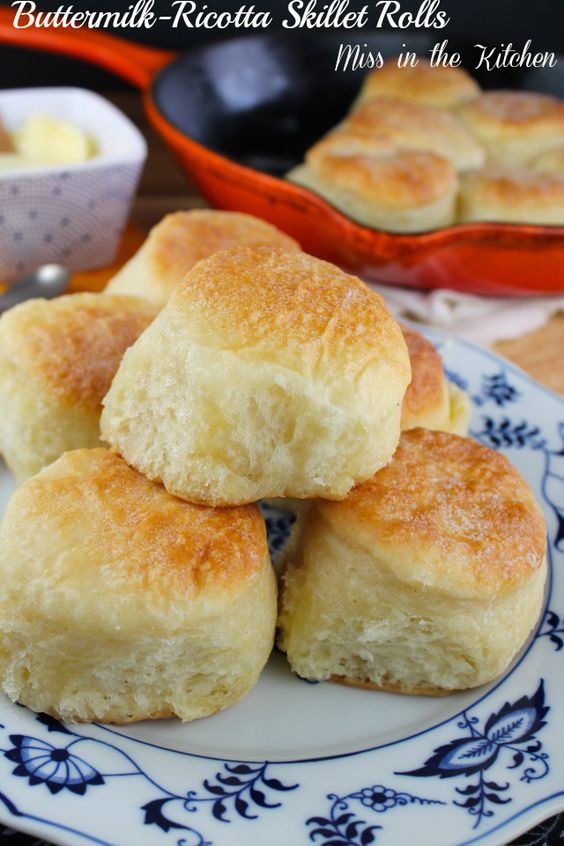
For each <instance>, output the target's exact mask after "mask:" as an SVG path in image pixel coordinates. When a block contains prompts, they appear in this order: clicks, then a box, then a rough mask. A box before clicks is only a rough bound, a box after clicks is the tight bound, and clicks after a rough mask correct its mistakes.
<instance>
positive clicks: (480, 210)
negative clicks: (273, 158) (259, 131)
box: [288, 59, 564, 233]
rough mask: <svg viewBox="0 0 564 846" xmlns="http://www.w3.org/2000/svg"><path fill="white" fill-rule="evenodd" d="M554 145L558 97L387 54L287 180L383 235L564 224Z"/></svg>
mask: <svg viewBox="0 0 564 846" xmlns="http://www.w3.org/2000/svg"><path fill="white" fill-rule="evenodd" d="M563 140H564V103H562V102H561V101H560V100H558V99H557V98H555V97H551V96H548V95H543V94H536V93H533V92H515V91H490V92H485V93H482V92H481V91H480V89H479V87H478V85H477V84H476V82H475V81H474V80H473V79H472V78H471V77H470V76H469V75H468V74H467V73H466V72H465V71H464V70H462V69H461V68H444V67H440V66H439V67H431V66H430V64H429V62H427V61H425V60H424V59H419V61H418V64H417V65H416V66H415V67H401V68H400V67H398V66H397V62H394V61H393V60H391V61H390V62H389V63H387V64H385V65H384V66H383V67H382V68H380V69H377V70H374V71H371V72H370V73H369V74H368V75H367V77H366V78H365V81H364V84H363V86H362V89H361V91H360V94H359V96H358V98H357V100H356V101H355V103H354V104H353V106H352V109H351V111H350V113H349V115H347V117H346V118H345V119H344V120H343V121H342V122H341V123H340V124H339V125H338V126H337V127H335V128H334V129H333V130H331V132H329V134H328V135H327V136H326V137H325V138H323V139H321V140H320V141H319V142H317V143H316V144H315V145H314V146H313V147H312V148H311V149H310V150H308V151H307V153H306V156H305V162H304V163H303V164H302V165H299V166H298V167H296V168H294V169H293V170H292V171H290V173H289V174H288V178H289V179H291V180H292V181H294V182H296V183H298V184H300V185H302V186H304V187H306V188H309V189H311V190H312V191H315V192H316V193H317V194H319V195H321V196H322V197H324V198H325V199H327V200H328V201H329V202H330V203H332V204H333V205H335V206H336V207H337V208H338V209H340V210H341V211H343V212H344V213H345V214H347V215H349V216H350V217H352V218H354V219H355V220H358V222H359V223H362V224H364V225H366V226H371V227H375V228H378V229H383V230H387V231H390V232H405V233H410V232H424V231H429V230H433V229H437V228H440V227H444V226H449V225H452V224H454V223H466V222H471V221H478V220H483V221H501V222H503V221H506V222H514V223H536V224H544V225H562V224H564V204H563V197H564V169H563V164H562V153H561V152H560V153H559V152H558V151H561V150H562V147H563Z"/></svg>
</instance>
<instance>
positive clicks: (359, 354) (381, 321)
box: [101, 248, 411, 505]
mask: <svg viewBox="0 0 564 846" xmlns="http://www.w3.org/2000/svg"><path fill="white" fill-rule="evenodd" d="M410 376H411V371H410V365H409V356H408V352H407V347H406V344H405V341H404V339H403V335H402V333H401V329H400V328H399V326H398V324H397V323H396V322H395V321H394V320H393V318H392V317H391V315H390V313H389V312H388V310H387V308H386V306H385V304H384V301H383V299H382V298H381V297H379V296H378V295H377V294H375V293H374V292H373V291H371V290H370V289H369V288H368V286H367V285H365V284H364V283H363V282H361V281H360V280H359V279H357V278H356V277H353V276H349V275H347V274H345V273H343V271H341V270H339V269H338V268H337V267H335V266H334V265H332V264H329V263H328V262H324V261H320V260H319V259H315V258H313V257H312V256H309V255H306V254H304V253H289V252H284V251H274V250H270V249H256V250H251V249H248V248H238V249H232V250H228V251H225V252H220V253H216V254H215V255H213V256H211V257H210V258H208V259H204V260H203V261H201V262H200V263H199V264H197V265H196V267H195V268H194V269H193V270H192V271H191V272H190V273H189V274H188V275H187V276H186V278H185V279H184V281H183V282H182V283H181V284H180V285H178V286H177V287H176V288H175V290H174V292H173V294H172V296H171V298H170V300H169V302H168V304H167V306H166V307H165V308H164V309H163V311H162V312H161V313H160V314H159V316H158V317H157V319H156V320H155V322H154V323H153V324H152V326H150V327H149V330H148V331H147V332H146V333H144V335H143V336H142V338H140V339H139V342H138V343H137V344H135V345H134V346H133V347H132V348H131V349H130V350H129V352H128V354H127V355H126V356H125V358H124V360H123V361H122V364H121V367H120V368H119V370H118V373H117V374H116V377H115V379H114V382H113V384H112V387H111V389H110V391H109V393H108V395H107V396H106V398H105V400H104V411H103V414H102V421H101V422H102V432H103V436H104V438H105V439H106V440H107V441H108V443H109V444H110V445H111V447H112V448H113V449H114V450H115V451H116V452H119V453H120V454H121V455H123V457H124V458H125V459H126V461H127V462H128V463H129V464H131V465H132V466H133V467H136V468H137V469H138V470H139V471H140V472H142V473H144V474H145V475H146V476H148V477H149V478H150V479H153V480H155V481H161V482H162V483H163V484H164V486H165V487H166V489H167V490H168V491H169V492H170V493H173V494H176V495H177V496H180V497H182V498H184V499H187V500H190V501H193V502H203V503H208V504H211V505H236V504H242V503H245V502H254V501H255V500H258V499H262V498H264V497H276V496H288V497H295V498H297V499H307V498H310V497H314V496H322V497H327V498H328V499H339V498H341V497H343V496H345V495H346V493H347V491H348V490H350V488H351V487H352V486H353V485H354V484H355V483H356V482H358V481H361V480H364V479H366V478H369V477H370V476H371V475H372V473H374V472H375V471H376V470H377V469H378V468H380V467H382V466H383V465H384V464H386V463H387V461H388V460H389V459H390V457H391V456H392V454H393V452H394V450H395V448H396V445H397V442H398V439H399V432H400V415H401V403H402V400H403V396H404V393H405V389H406V387H407V384H408V383H409V380H410Z"/></svg>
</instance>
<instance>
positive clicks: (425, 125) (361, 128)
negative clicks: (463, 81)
mask: <svg viewBox="0 0 564 846" xmlns="http://www.w3.org/2000/svg"><path fill="white" fill-rule="evenodd" d="M337 129H344V130H348V131H351V132H353V133H356V134H358V135H359V136H364V137H365V138H366V139H367V140H372V141H373V142H375V143H377V144H380V143H382V142H383V141H385V142H387V143H389V144H391V145H392V146H393V147H394V149H395V150H397V151H400V150H401V151H408V150H409V151H417V152H425V153H434V154H435V155H436V156H442V157H443V158H445V159H448V160H449V161H450V162H452V165H453V166H454V168H455V169H456V170H460V171H464V170H469V169H470V168H476V167H481V166H482V165H483V164H484V162H485V159H486V155H485V152H484V148H483V147H482V145H481V144H480V143H478V141H477V140H476V138H475V137H474V135H473V134H472V133H471V132H470V131H469V130H468V129H467V128H466V126H465V125H464V124H463V123H462V121H461V120H459V118H458V117H457V115H455V114H452V113H451V112H448V111H445V110H444V109H433V108H431V107H430V106H421V105H419V104H418V103H408V102H406V101H405V100H394V99H392V98H390V97H373V98H371V99H370V100H366V102H364V103H361V104H360V105H359V106H358V107H357V108H356V109H355V110H354V111H353V112H351V114H349V115H348V117H347V118H346V119H345V121H344V122H343V123H342V124H340V126H339V127H338V128H337Z"/></svg>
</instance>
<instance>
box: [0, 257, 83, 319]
mask: <svg viewBox="0 0 564 846" xmlns="http://www.w3.org/2000/svg"><path fill="white" fill-rule="evenodd" d="M69 280H70V273H69V271H68V270H67V269H66V267H63V265H62V264H44V265H42V266H41V267H38V268H37V270H34V271H33V272H32V273H28V274H27V276H22V278H21V279H17V280H16V281H15V282H14V283H13V284H11V285H10V286H9V288H7V289H6V291H5V292H4V293H3V294H1V295H0V313H1V312H4V311H7V310H8V309H9V308H12V307H13V306H15V305H18V303H23V302H24V301H25V300H31V299H33V298H34V297H44V298H45V299H47V300H50V299H52V298H53V297H58V296H60V295H61V294H64V292H65V291H66V290H67V288H68V284H69Z"/></svg>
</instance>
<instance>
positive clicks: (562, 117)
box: [459, 91, 564, 166]
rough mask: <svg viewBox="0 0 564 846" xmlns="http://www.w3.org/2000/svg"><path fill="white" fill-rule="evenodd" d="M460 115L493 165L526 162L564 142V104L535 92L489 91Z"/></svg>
mask: <svg viewBox="0 0 564 846" xmlns="http://www.w3.org/2000/svg"><path fill="white" fill-rule="evenodd" d="M459 115H460V117H461V118H462V120H463V121H464V122H465V123H466V125H467V126H468V128H469V129H470V130H471V131H472V132H473V133H474V135H475V136H476V138H478V140H479V141H480V142H481V143H482V144H483V145H484V147H486V149H487V154H488V160H489V162H491V163H492V164H501V165H506V166H515V165H517V166H518V165H524V164H526V163H527V162H528V161H530V159H531V158H533V156H537V155H540V154H541V153H544V152H546V151H547V150H551V149H552V148H554V147H561V146H562V144H563V143H564V103H563V102H562V101H561V100H557V99H556V97H550V96H549V95H548V94H537V93H534V92H532V91H487V92H486V93H485V94H482V95H481V96H480V97H478V98H477V99H476V100H472V101H471V102H469V103H466V104H465V105H464V106H462V107H461V109H460V111H459Z"/></svg>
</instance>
